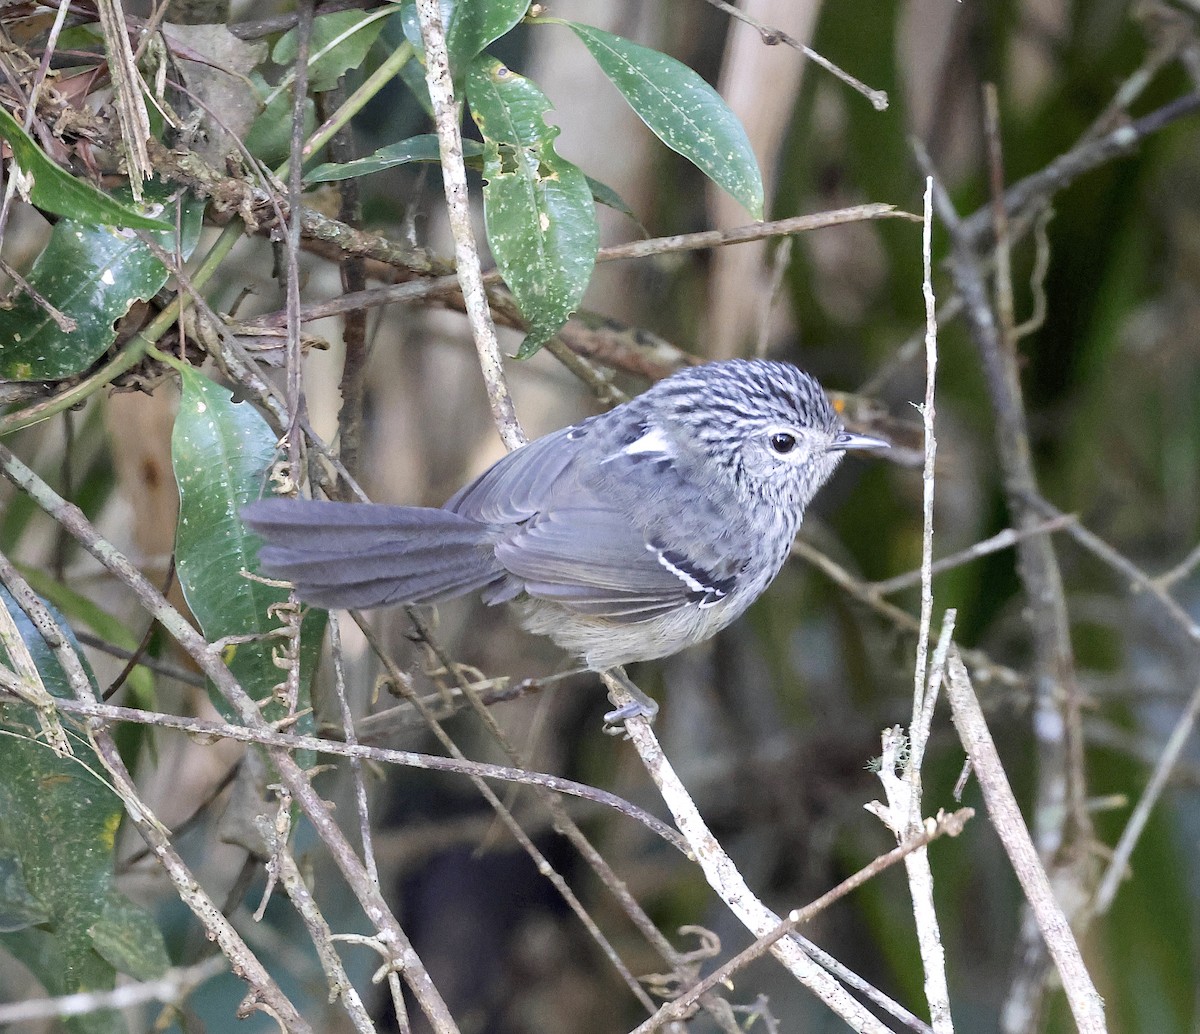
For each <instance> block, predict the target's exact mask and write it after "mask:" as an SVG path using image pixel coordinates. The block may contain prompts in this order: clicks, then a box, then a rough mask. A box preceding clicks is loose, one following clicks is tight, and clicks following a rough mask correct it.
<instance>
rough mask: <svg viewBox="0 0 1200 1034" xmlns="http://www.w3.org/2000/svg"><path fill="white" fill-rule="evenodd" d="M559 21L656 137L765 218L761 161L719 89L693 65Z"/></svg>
mask: <svg viewBox="0 0 1200 1034" xmlns="http://www.w3.org/2000/svg"><path fill="white" fill-rule="evenodd" d="M544 20H545V21H550V20H551V19H544ZM559 24H562V25H566V26H568V27H569V28H570V29H571V30H572V31H573V32H574V33H575V35H577V36H578V37H579V38H580V39H581V40H582V41H583V43H584V46H586V47H587V48H588V50H590V51H591V52H592V57H594V58H595V59H596V62H597V64H599V65H600V68H601V70H602V71H603V72H604V74H605V75H607V76H608V78H609V79H610V80H612V83H613V85H614V86H616V88H617V89H618V90H620V91H621V93H622V94H623V95H624V97H625V99H626V100H627V101H628V102H629V106H630V107H632V108H633V110H634V111H635V112H637V114H638V116H639V117H640V118H641V119H642V121H643V122H645V123H646V125H647V126H649V127H650V129H651V130H653V132H654V134H655V136H657V137H658V138H659V139H660V140H661V141H662V142H663V143H664V144H666V145H667V146H668V147H669V148H671V150H672V151H676V152H678V153H679V154H681V155H683V156H684V157H685V158H687V159H688V161H690V162H692V163H693V164H694V165H695V166H696V167H697V168H698V169H700V171H701V172H703V173H704V174H705V175H706V176H707V177H708V178H709V179H711V180H712V181H713V182H714V183H716V184H717V185H718V186H719V187H721V188H722V189H723V190H726V191H728V192H729V194H730V195H732V196H733V197H734V198H735V199H736V200H737V201H739V202H741V204H743V205H744V206H745V207H746V209H747V211H749V212H750V214H751V215H753V216H754V218H755V219H761V218H762V215H763V184H762V174H761V173H760V172H759V169H758V161H757V159H756V158H755V157H754V151H753V150H752V149H751V147H750V141H749V139H747V137H746V131H745V130H744V129H743V128H742V124H741V122H739V121H738V119H737V116H736V115H734V114H733V112H732V111H730V110H729V107H728V106H727V105H726V104H725V102H724V101H723V100H722V99H721V95H720V94H719V93H717V91H716V90H714V89H713V88H712V87H711V86H709V85H708V83H706V82H705V81H704V80H703V79H702V78H701V77H700V76H699V75H697V74H696V73H695V72H693V71H692V70H691V69H690V68H688V66H687V65H685V64H682V63H681V62H679V61H676V60H675V59H674V58H673V57H668V56H667V55H666V54H663V53H660V52H659V51H657V50H651V49H649V48H648V47H642V46H639V45H638V44H636V43H631V42H630V41H629V40H627V39H623V38H622V37H620V36H614V35H613V34H612V33H611V32H604V31H603V30H601V29H595V28H592V26H590V25H580V24H578V23H576V22H560V23H559Z"/></svg>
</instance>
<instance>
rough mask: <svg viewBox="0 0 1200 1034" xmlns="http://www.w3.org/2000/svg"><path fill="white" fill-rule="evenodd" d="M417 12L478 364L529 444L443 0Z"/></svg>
mask: <svg viewBox="0 0 1200 1034" xmlns="http://www.w3.org/2000/svg"><path fill="white" fill-rule="evenodd" d="M417 17H418V18H419V20H420V23H421V39H422V40H423V42H424V44H425V82H426V83H427V84H428V86H429V98H430V100H431V101H432V102H433V120H434V123H435V124H436V126H437V135H438V149H439V151H440V152H441V156H442V182H443V184H444V185H445V188H446V207H447V211H448V213H449V216H450V232H451V233H452V234H453V236H454V255H455V259H456V263H457V268H458V274H457V275H458V283H459V286H460V287H461V288H462V293H463V298H464V300H465V301H466V305H467V319H468V321H469V322H470V324H471V334H472V336H473V337H474V339H475V348H476V350H477V351H478V353H479V368H480V370H481V371H482V372H483V380H484V383H485V384H486V385H487V395H488V402H489V403H491V407H492V418H493V419H494V420H495V422H496V429H497V430H498V431H499V432H500V437H501V438H502V439H503V441H504V445H505V447H506V448H508V449H510V450H511V449H515V448H517V447H518V446H521V445H524V444H525V441H526V438H525V432H524V431H522V430H521V423H520V421H519V420H518V419H517V411H516V408H515V407H514V406H513V401H512V396H511V395H510V394H509V391H508V381H507V380H506V378H505V374H504V359H503V356H502V355H501V354H500V344H499V342H498V341H497V340H496V325H495V324H494V323H493V322H492V314H491V312H490V310H489V308H488V300H487V292H486V291H485V290H484V285H483V276H482V274H481V272H480V268H479V252H478V249H477V248H476V247H475V234H474V232H473V231H472V229H471V208H470V205H469V204H468V202H467V172H466V166H465V165H464V164H463V149H462V134H461V133H460V131H459V118H460V116H461V107H460V105H459V103H458V101H457V100H456V99H455V96H454V86H453V83H452V82H451V79H450V58H449V55H448V54H447V53H446V35H445V32H444V30H443V28H442V10H441V4H440V3H439V2H438V0H417Z"/></svg>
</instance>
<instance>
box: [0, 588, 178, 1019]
mask: <svg viewBox="0 0 1200 1034" xmlns="http://www.w3.org/2000/svg"><path fill="white" fill-rule="evenodd" d="M0 604H3V605H4V606H5V607H6V608H7V610H8V612H9V613H10V614H11V615H12V617H13V620H14V621H15V622H16V624H17V629H18V632H19V633H20V636H21V639H22V641H23V642H24V643H25V645H26V647H27V648H28V649H29V653H30V655H31V657H32V658H33V662H34V665H35V666H36V668H37V670H38V674H39V675H40V677H41V679H42V682H43V684H44V685H45V687H46V689H47V690H49V691H50V692H51V693H52V694H54V695H55V696H69V695H70V688H69V685H68V682H67V678H66V674H65V673H64V672H63V670H62V668H61V667H60V666H59V664H58V660H57V658H55V656H54V654H53V653H52V652H51V650H50V648H49V647H48V646H47V645H46V642H45V640H43V639H42V637H41V635H39V634H38V632H37V630H36V629H35V628H34V627H33V623H32V622H31V621H30V620H29V619H28V618H27V617H26V616H25V614H24V612H23V611H22V610H21V608H20V607H18V606H17V604H16V601H15V600H13V599H12V597H11V596H9V595H8V593H7V591H6V590H4V589H0ZM52 612H53V608H52ZM55 618H56V620H57V621H58V623H59V624H60V625H61V626H62V627H63V629H64V630H65V631H66V632H67V635H68V638H69V639H70V640H71V645H72V646H73V647H75V649H76V650H78V649H79V646H78V643H76V642H75V641H74V637H73V636H72V635H71V632H70V626H69V625H68V624H67V623H66V621H65V619H64V618H63V617H62V616H61V615H59V614H57V613H55ZM0 663H4V664H11V662H10V659H9V657H8V654H7V652H6V651H5V650H3V648H0ZM88 674H89V677H90V676H91V673H90V671H89V672H88ZM93 687H94V679H93ZM0 719H2V720H0V859H4V864H3V865H2V866H0V871H3V872H4V873H5V874H6V878H5V899H6V900H5V909H6V911H8V912H9V913H10V914H9V919H14V918H15V919H18V920H19V916H16V917H14V916H13V915H12V914H11V910H12V906H13V905H14V903H18V904H19V903H20V902H21V901H22V900H24V901H25V906H26V908H27V910H28V912H27V914H28V918H30V919H34V920H35V921H36V925H30V926H21V924H20V923H19V922H14V923H11V924H9V925H10V931H9V932H4V933H0V945H3V946H4V947H5V948H6V949H7V950H8V951H10V952H12V954H13V955H14V956H16V957H17V958H19V959H20V960H21V961H22V962H23V963H24V964H25V965H26V966H27V967H29V969H30V970H31V971H32V972H33V973H34V975H35V976H36V977H37V978H38V980H39V981H41V983H42V984H43V986H44V987H45V988H46V990H47V992H49V993H50V994H54V995H61V994H71V993H74V992H77V991H96V990H104V989H108V988H111V987H112V986H113V984H114V982H115V977H116V969H117V968H120V967H114V965H113V963H112V956H110V955H107V954H104V953H101V952H100V951H98V950H97V947H96V939H95V934H96V930H97V929H103V931H104V932H103V936H104V937H105V938H107V939H109V940H111V941H113V942H126V943H127V942H131V941H134V940H136V941H138V948H137V950H136V953H135V954H136V975H138V976H139V978H145V977H148V976H157V975H160V974H161V973H162V972H163V971H164V970H165V969H166V967H167V965H168V959H167V955H166V951H165V949H164V947H163V943H162V938H161V936H160V935H159V934H158V930H157V927H155V925H154V923H153V921H152V920H151V919H150V918H149V916H147V915H146V914H145V913H144V912H142V911H141V910H140V909H138V908H137V907H136V906H134V905H133V904H132V903H131V902H129V901H127V900H125V899H124V898H122V897H121V896H120V895H119V894H118V893H117V892H116V890H115V889H114V886H113V871H112V862H113V843H114V837H115V835H116V831H117V827H118V825H119V824H120V819H121V812H122V809H121V804H120V801H119V799H118V798H117V796H116V795H115V794H114V793H113V792H112V790H110V789H109V788H108V786H106V785H105V784H104V782H103V781H102V780H101V777H100V776H99V775H97V774H96V773H97V772H98V771H99V770H100V764H99V761H98V760H97V759H96V757H95V756H94V754H92V753H91V751H90V748H89V746H88V744H87V741H86V740H84V739H82V738H80V737H77V736H75V737H72V746H73V748H74V750H75V754H76V757H74V758H70V757H63V758H60V757H58V756H57V755H55V754H54V752H53V751H51V750H50V749H49V747H47V746H46V745H45V744H44V743H42V742H40V741H39V740H38V739H37V737H36V729H37V719H36V717H35V716H34V714H33V712H32V710H31V709H30V708H29V707H27V706H25V705H23V704H5V705H4V708H3V711H2V712H0ZM85 766H86V767H85ZM89 768H90V769H91V770H90V771H89ZM14 863H15V864H16V865H17V866H19V869H17V870H14ZM14 873H17V874H19V881H18V882H14V878H15V876H14ZM39 913H40V916H39ZM11 926H17V927H19V928H17V929H11ZM66 1025H67V1027H68V1029H69V1030H72V1031H76V1032H79V1034H112V1032H117V1031H125V1030H126V1027H125V1025H124V1022H123V1021H122V1020H121V1018H120V1014H119V1013H116V1012H114V1011H109V1010H106V1011H102V1012H98V1013H93V1014H89V1015H88V1016H86V1017H75V1018H72V1019H69V1020H67V1021H66Z"/></svg>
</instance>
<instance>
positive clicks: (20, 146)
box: [0, 106, 171, 230]
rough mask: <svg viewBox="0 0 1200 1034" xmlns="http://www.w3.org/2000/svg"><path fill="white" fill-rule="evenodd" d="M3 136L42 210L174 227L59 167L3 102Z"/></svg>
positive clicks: (0, 116) (32, 198)
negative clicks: (29, 180)
mask: <svg viewBox="0 0 1200 1034" xmlns="http://www.w3.org/2000/svg"><path fill="white" fill-rule="evenodd" d="M0 137H3V138H4V139H5V140H7V141H8V146H9V147H11V148H12V152H13V155H14V156H15V157H16V159H17V164H18V165H19V166H21V171H22V172H23V173H24V174H25V175H26V176H28V177H29V178H30V179H31V180H32V183H31V184H30V186H29V200H30V202H31V203H32V204H34V205H36V206H37V207H38V208H40V209H42V211H44V212H53V213H54V214H55V215H61V216H63V217H65V218H67V219H77V220H79V221H80V222H84V223H101V224H103V225H105V226H126V227H130V228H133V229H139V230H170V229H171V224H170V223H169V222H164V221H163V220H161V219H154V218H151V217H150V216H148V215H143V214H142V213H141V212H138V211H137V210H136V209H134V208H130V207H129V206H127V205H123V204H121V203H120V202H119V201H117V200H115V199H114V198H112V197H110V196H109V195H108V194H105V193H104V192H103V191H101V190H98V189H97V188H96V187H93V186H92V185H91V184H90V183H88V182H87V181H86V180H83V179H79V178H77V177H75V176H72V175H71V174H70V173H68V172H66V171H64V170H63V169H60V168H59V167H58V166H57V165H56V164H55V163H54V162H53V161H51V160H50V159H49V158H48V157H47V156H46V155H45V154H44V153H43V151H42V149H41V148H40V147H38V145H37V144H36V143H35V142H34V140H33V137H31V136H30V135H29V134H28V133H26V132H25V130H24V129H22V128H21V124H20V123H19V122H17V120H16V119H14V118H13V117H12V116H11V115H10V114H9V113H8V112H7V111H6V110H5V109H4V107H3V106H0Z"/></svg>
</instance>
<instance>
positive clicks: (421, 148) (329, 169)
mask: <svg viewBox="0 0 1200 1034" xmlns="http://www.w3.org/2000/svg"><path fill="white" fill-rule="evenodd" d="M463 157H464V158H465V159H467V164H468V165H474V166H475V167H476V168H482V167H483V145H482V144H480V143H477V142H476V141H474V140H464V141H463ZM440 161H441V154H440V153H439V152H438V139H437V137H436V136H435V135H434V134H433V133H423V134H421V135H420V136H413V137H409V138H408V139H407V140H401V141H399V142H398V143H394V144H388V145H387V147H381V148H380V149H379V150H378V151H376V152H375V153H374V154H371V155H367V156H366V157H365V158H356V159H355V160H354V161H350V162H343V163H342V164H341V165H336V164H334V163H332V162H326V163H325V164H324V165H318V166H316V167H315V168H314V169H313V170H312V171H311V172H309V173H307V174H306V175H305V177H304V180H305V182H306V183H332V182H335V181H337V180H345V179H351V178H352V177H355V176H369V175H371V173H373V172H382V171H383V170H384V169H391V168H393V167H394V166H397V165H407V164H408V163H410V162H440Z"/></svg>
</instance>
